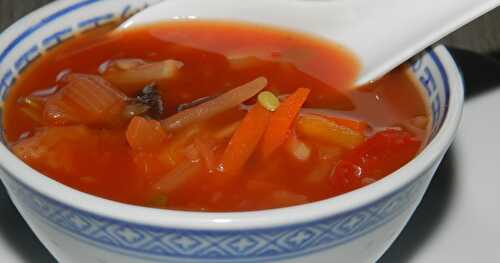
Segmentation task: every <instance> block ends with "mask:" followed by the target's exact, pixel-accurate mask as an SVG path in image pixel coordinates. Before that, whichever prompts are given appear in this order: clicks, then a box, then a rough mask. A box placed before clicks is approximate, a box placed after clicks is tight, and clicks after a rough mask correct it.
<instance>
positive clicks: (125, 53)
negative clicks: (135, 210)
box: [4, 21, 429, 212]
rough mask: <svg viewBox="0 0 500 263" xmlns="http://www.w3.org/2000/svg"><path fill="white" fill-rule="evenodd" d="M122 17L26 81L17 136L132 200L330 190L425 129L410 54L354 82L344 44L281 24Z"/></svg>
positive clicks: (385, 163)
mask: <svg viewBox="0 0 500 263" xmlns="http://www.w3.org/2000/svg"><path fill="white" fill-rule="evenodd" d="M115 27H116V24H109V25H106V26H102V27H100V28H97V29H94V30H91V31H88V32H85V33H82V34H81V35H78V36H75V37H74V38H72V39H70V40H68V41H66V42H65V43H62V44H61V45H59V46H58V47H56V48H54V49H52V50H49V51H48V52H46V54H44V55H43V56H42V57H41V58H39V59H38V60H37V61H35V62H34V63H33V64H32V65H30V66H29V67H28V69H27V70H26V71H25V72H23V74H22V75H21V76H20V77H19V79H18V80H17V81H16V83H15V85H14V87H13V88H12V89H11V90H10V92H9V94H8V97H7V99H6V103H5V113H4V127H5V131H4V137H5V139H6V140H7V142H8V143H9V145H10V147H11V149H12V151H13V152H14V153H15V154H16V155H17V156H18V157H19V158H21V159H22V160H23V161H25V162H26V163H27V164H28V165H30V166H31V167H33V168H34V169H36V170H38V171H39V172H41V173H42V174H44V175H46V176H48V177H50V178H52V179H54V180H56V181H58V182H60V183H63V184H65V185H67V186H69V187H72V188H74V189H77V190H80V191H83V192H86V193H89V194H92V195H96V196H99V197H103V198H107V199H110V200H115V201H119V202H123V203H128V204H134V205H140V206H147V207H155V208H164V209H175V210H189V211H212V212H218V211H252V210H262V209H271V208H279V207H287V206H293V205H299V204H305V203H309V202H314V201H318V200H323V199H327V198H331V197H334V196H337V195H341V194H344V193H347V192H349V191H353V190H355V189H358V188H361V187H363V186H366V185H369V184H371V183H374V182H376V181H377V180H380V179H382V178H384V177H385V176H387V175H389V174H390V173H392V172H394V171H396V170H397V169H399V168H400V167H402V166H403V165H404V164H406V163H407V162H408V161H410V160H411V159H412V158H414V157H415V155H416V154H417V153H418V152H419V151H420V149H421V148H422V147H423V146H424V143H425V141H426V139H427V137H428V126H429V124H428V122H429V121H428V107H427V104H426V103H425V101H424V99H423V97H422V96H421V94H420V93H419V89H418V88H417V87H416V85H415V84H414V82H413V80H412V79H411V78H410V77H409V75H408V74H407V69H406V68H405V67H404V66H402V67H400V68H398V69H396V70H394V71H393V72H391V73H390V74H388V75H386V76H385V77H383V78H382V79H380V80H378V81H376V82H373V83H371V84H369V85H367V86H364V87H359V88H354V87H353V83H354V80H355V79H356V76H357V73H358V69H359V65H358V63H357V61H356V59H355V57H354V56H353V55H352V54H350V53H349V52H348V51H346V50H344V49H343V48H341V47H339V46H337V45H335V44H332V43H329V42H327V41H325V40H322V39H317V38H314V37H312V36H308V35H304V34H301V33H296V32H289V31H285V30H281V29H275V28H271V27H265V26H260V25H250V24H243V23H241V24H240V23H229V22H217V21H178V22H169V23H162V24H156V25H151V26H148V27H143V28H138V29H134V30H130V31H127V32H124V33H119V34H116V33H113V34H111V33H110V31H111V30H113V29H114V28H115Z"/></svg>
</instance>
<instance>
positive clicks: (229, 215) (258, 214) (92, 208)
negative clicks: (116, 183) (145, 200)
mask: <svg viewBox="0 0 500 263" xmlns="http://www.w3.org/2000/svg"><path fill="white" fill-rule="evenodd" d="M69 2H76V1H75V0H72V1H56V2H53V3H51V4H48V5H46V6H43V7H42V8H40V9H37V10H35V11H33V12H32V13H30V14H29V15H27V16H25V17H24V18H23V19H21V20H18V21H17V22H15V23H14V24H13V25H11V26H10V27H9V28H8V29H7V30H5V31H4V32H2V33H1V34H0V42H1V41H6V40H7V39H11V38H12V37H13V36H14V35H15V33H19V32H21V30H24V29H25V28H26V27H27V26H29V23H27V22H28V21H29V20H30V19H31V18H33V17H35V16H39V15H42V14H50V13H52V12H54V11H57V10H59V9H61V8H62V7H64V6H66V5H67V4H68V3H69ZM428 52H430V53H431V54H432V53H433V54H434V55H435V56H436V58H437V60H438V61H437V62H438V63H439V62H440V63H441V64H442V67H443V70H444V74H445V75H446V76H447V78H448V81H449V87H450V94H449V96H450V97H449V104H448V108H447V109H446V116H445V119H444V121H443V123H442V125H441V127H440V128H439V131H438V133H437V134H436V136H435V137H434V138H433V139H432V140H431V141H430V143H429V144H428V145H427V146H426V147H425V148H424V150H423V151H422V152H421V153H419V154H418V155H417V156H416V157H415V158H414V159H413V160H412V161H410V162H409V163H408V164H406V165H404V166H403V167H402V168H400V169H399V170H398V171H396V172H394V173H392V174H390V175H388V176H387V177H385V178H383V179H382V180H379V181H377V182H375V183H373V184H371V185H369V186H365V187H362V188H360V189H357V190H355V191H352V192H349V193H346V194H343V195H340V196H337V197H333V198H329V199H325V200H321V201H317V202H313V203H308V204H304V205H300V206H293V207H287V208H278V209H271V210H261V211H251V212H215V213H212V212H210V213H209V212H186V211H173V210H162V209H155V208H147V207H140V206H134V205H128V204H123V203H119V202H115V201H111V200H107V199H104V198H101V197H97V196H93V195H90V194H86V193H83V192H80V191H78V190H76V189H73V188H70V187H68V186H65V185H63V184H61V183H59V182H57V181H55V180H53V179H50V178H49V177H47V176H45V175H43V174H41V173H39V172H37V171H36V170H34V169H33V168H31V167H29V166H28V165H27V164H25V163H24V162H23V161H21V160H20V159H19V158H17V157H16V156H15V155H14V154H13V153H12V152H11V151H10V150H9V149H8V147H7V146H6V145H4V144H1V145H0V169H2V170H4V172H5V173H6V176H10V177H11V178H13V179H14V180H15V181H17V182H19V183H21V184H23V185H24V186H26V187H28V188H29V189H31V190H32V191H35V192H38V193H40V194H41V195H43V196H45V197H48V198H49V199H52V200H54V201H56V202H59V203H61V204H63V205H65V206H67V207H70V208H71V209H76V210H80V211H83V212H86V213H90V214H93V215H97V216H101V217H105V218H108V219H112V220H116V221H123V222H130V223H134V224H141V225H148V226H155V227H166V228H177V229H190V230H193V229H194V230H211V231H222V230H241V229H261V228H273V227H283V226H290V225H297V224H303V223H307V222H312V221H319V220H322V219H325V218H330V217H332V216H340V215H342V214H346V213H349V212H352V211H354V210H358V209H361V208H363V207H365V206H367V205H369V204H371V203H374V202H376V201H378V200H381V199H383V198H385V197H387V196H390V195H391V194H394V193H396V192H398V191H399V190H401V189H402V188H404V187H405V186H407V185H409V184H411V183H412V182H413V181H415V180H417V179H418V178H419V176H420V175H421V174H422V172H423V171H425V170H426V169H429V168H430V167H431V166H432V165H433V164H434V163H435V162H436V161H439V160H440V158H441V157H442V155H443V154H444V153H445V152H446V150H447V149H448V147H449V146H450V145H451V143H452V141H453V139H454V137H455V134H456V131H457V129H458V126H459V123H460V119H461V115H462V110H463V100H464V82H463V79H462V76H461V74H460V71H459V69H458V66H457V65H456V63H455V61H454V60H453V58H452V56H451V55H450V53H449V52H448V51H447V49H446V48H445V47H444V46H442V45H438V46H435V47H433V48H432V49H429V51H428ZM9 88H10V87H9ZM75 200H77V201H75Z"/></svg>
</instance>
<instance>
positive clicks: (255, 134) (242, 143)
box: [221, 103, 271, 178]
mask: <svg viewBox="0 0 500 263" xmlns="http://www.w3.org/2000/svg"><path fill="white" fill-rule="evenodd" d="M270 117H271V112H270V111H268V110H266V109H264V107H262V106H261V105H260V104H258V103H257V104H255V106H254V107H253V108H252V109H251V110H250V111H249V112H248V113H247V115H246V116H245V118H244V119H243V121H242V122H241V124H240V126H239V127H238V129H237V130H236V132H235V133H234V135H233V137H232V138H231V141H230V142H229V145H228V146H227V148H226V151H225V152H224V155H223V157H222V162H221V169H222V171H223V174H226V175H227V176H232V175H234V174H236V173H237V172H239V171H240V170H241V169H242V168H243V166H244V165H245V163H246V162H247V161H248V159H249V158H250V156H251V155H252V153H253V152H254V151H255V149H256V148H257V144H258V143H259V141H260V139H261V138H262V135H263V134H264V132H265V130H266V128H267V125H268V123H269V119H270ZM227 176H226V178H227Z"/></svg>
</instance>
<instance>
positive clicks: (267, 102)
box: [257, 91, 280, 111]
mask: <svg viewBox="0 0 500 263" xmlns="http://www.w3.org/2000/svg"><path fill="white" fill-rule="evenodd" d="M257 100H258V101H259V103H260V105H262V107H264V108H265V109H266V110H268V111H276V110H277V109H278V107H279V106H280V100H279V99H278V98H277V97H276V96H275V95H274V94H273V93H272V92H270V91H263V92H261V93H260V94H259V96H258V97H257Z"/></svg>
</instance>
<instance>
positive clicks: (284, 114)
mask: <svg viewBox="0 0 500 263" xmlns="http://www.w3.org/2000/svg"><path fill="white" fill-rule="evenodd" d="M310 92H311V91H310V90H309V89H305V88H299V89H297V90H296V91H295V93H293V94H292V95H290V97H288V98H287V99H286V100H285V101H284V102H283V103H281V105H280V107H279V108H278V110H277V111H276V112H275V113H274V114H273V115H272V116H271V120H270V121H269V127H268V128H267V130H266V133H265V134H264V138H263V139H262V146H261V154H262V157H264V158H267V157H269V156H270V155H271V154H272V153H273V152H274V151H276V149H278V148H279V147H280V146H281V145H283V143H285V141H286V139H287V136H286V135H287V133H288V131H289V130H290V127H291V126H292V124H293V121H294V120H295V118H296V117H297V115H298V113H299V111H300V108H302V105H304V103H305V102H306V100H307V97H308V96H309V93H310Z"/></svg>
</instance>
